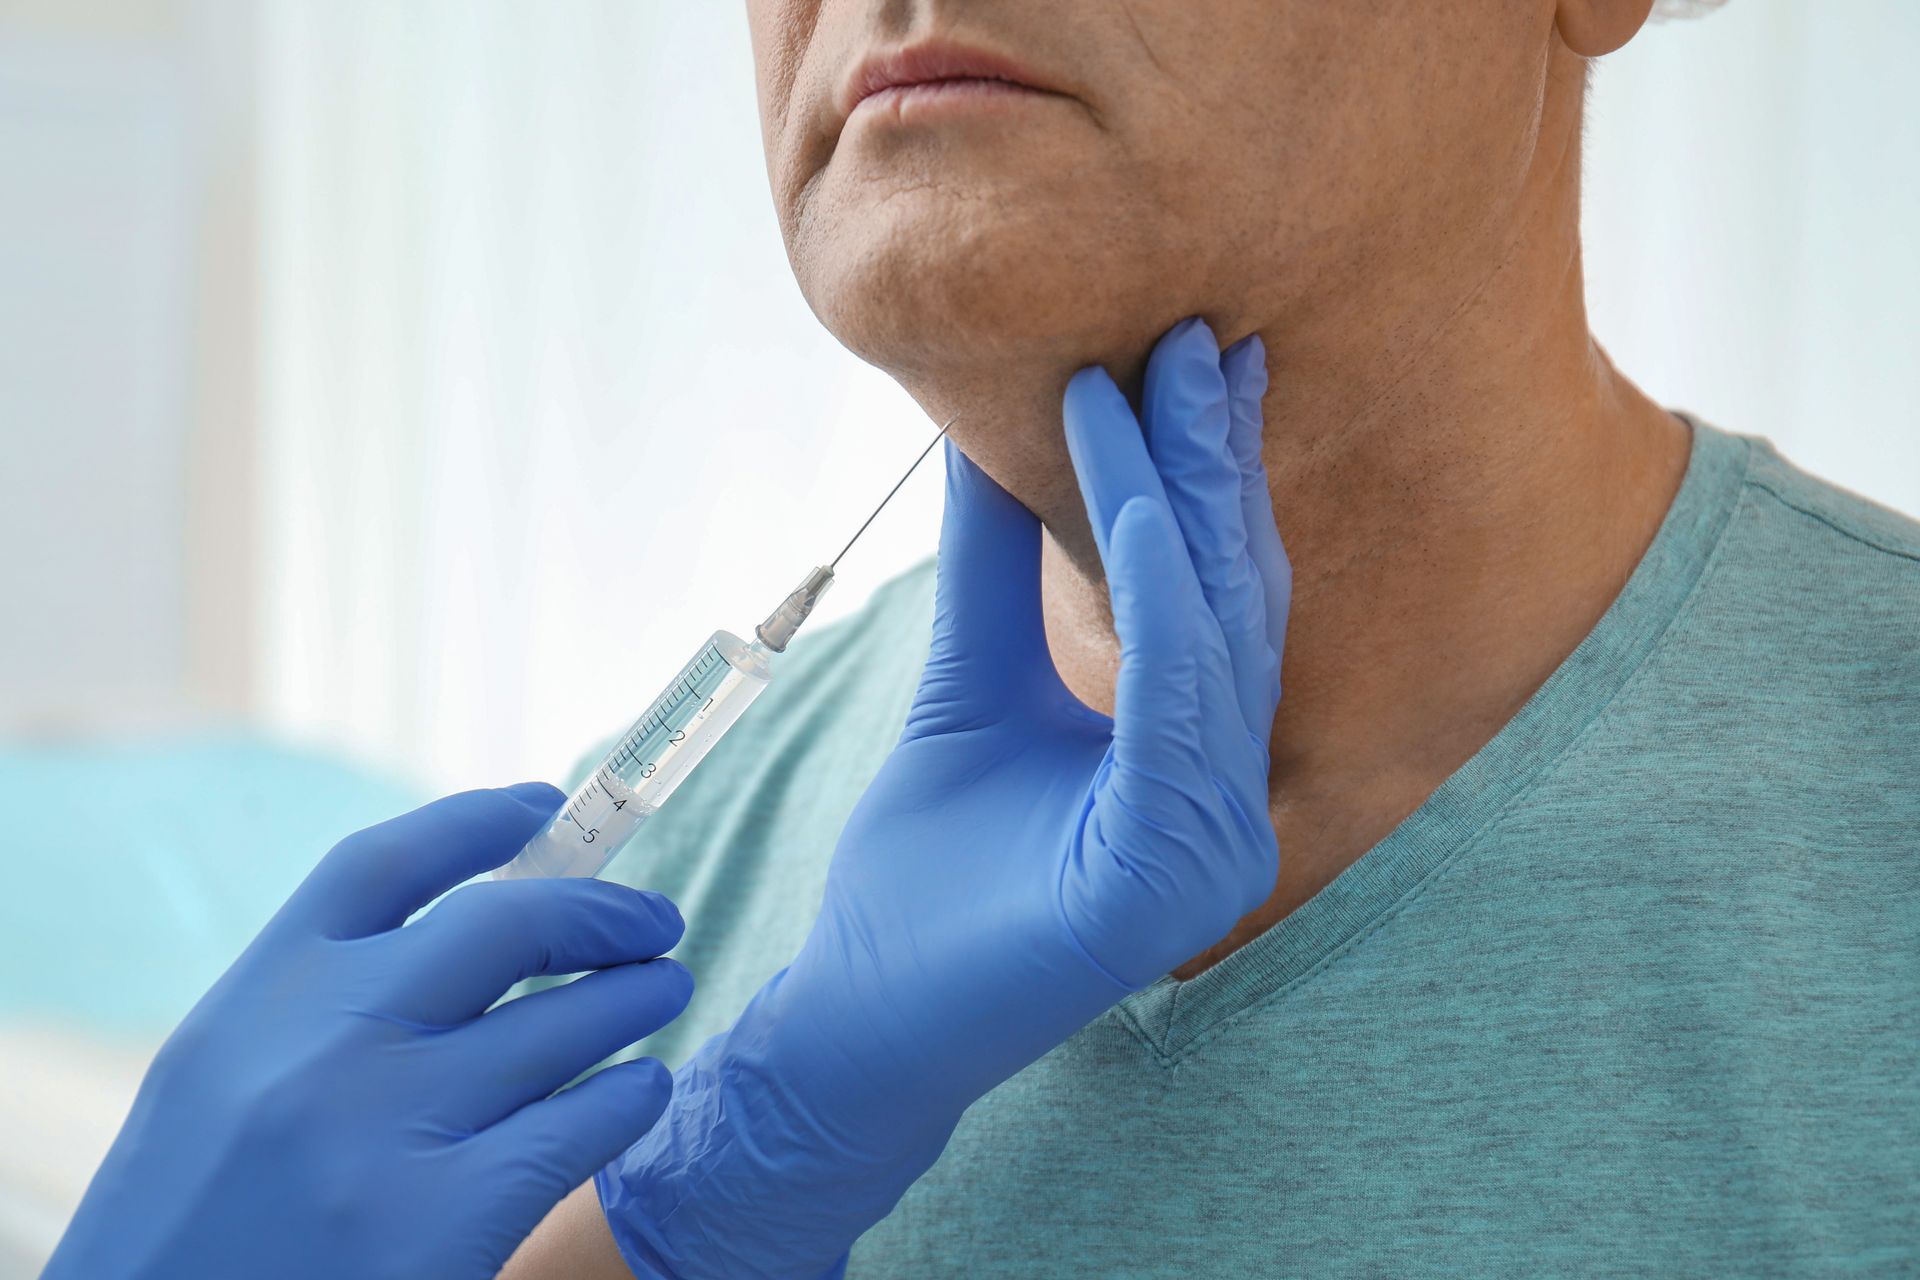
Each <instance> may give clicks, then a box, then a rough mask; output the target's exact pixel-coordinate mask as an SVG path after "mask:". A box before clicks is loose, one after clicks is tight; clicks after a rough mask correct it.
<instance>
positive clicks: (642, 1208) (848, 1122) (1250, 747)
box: [597, 321, 1290, 1278]
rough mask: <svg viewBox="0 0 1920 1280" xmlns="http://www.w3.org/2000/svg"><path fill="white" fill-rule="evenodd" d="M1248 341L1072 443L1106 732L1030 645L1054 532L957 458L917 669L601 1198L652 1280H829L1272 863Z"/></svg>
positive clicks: (1188, 949) (608, 1173) (1202, 935)
mask: <svg viewBox="0 0 1920 1280" xmlns="http://www.w3.org/2000/svg"><path fill="white" fill-rule="evenodd" d="M1265 386H1266V373H1265V362H1264V354H1263V352H1262V351H1261V348H1260V344H1259V343H1258V341H1257V340H1249V341H1247V342H1245V343H1243V344H1239V345H1237V346H1236V347H1235V349H1234V350H1233V351H1231V352H1229V353H1228V354H1227V355H1226V356H1225V357H1224V358H1223V357H1222V356H1221V354H1220V351H1219V349H1218V346H1217V345H1216V343H1215V340H1214V337H1213V335H1212V333H1211V332H1209V331H1208V329H1207V328H1206V326H1205V325H1204V324H1201V323H1199V322H1198V321H1188V322H1186V323H1183V324H1182V325H1180V326H1178V327H1177V328H1175V329H1174V330H1173V331H1172V332H1171V333H1170V334H1168V335H1167V336H1166V337H1165V338H1164V339H1162V341H1161V342H1160V343H1159V345H1158V346H1157V347H1156V349H1155V351H1154V353H1153V355H1152V357H1151V360H1150V362H1149V366H1148V370H1147V377H1146V387H1145V392H1144V395H1143V401H1144V405H1143V408H1144V414H1143V416H1144V418H1145V429H1144V431H1143V430H1142V426H1141V424H1140V423H1139V422H1137V421H1136V420H1135V417H1134V415H1133V413H1132V411H1131V410H1130V409H1129V407H1128V405H1127V402H1126V400H1125V398H1124V397H1123V396H1122V395H1121V393H1120V391H1119V390H1118V389H1117V388H1116V387H1115V385H1114V384H1113V382H1112V380H1111V379H1110V378H1108V376H1107V375H1106V374H1105V373H1104V372H1103V371H1101V370H1098V369H1089V370H1083V371H1082V372H1081V373H1079V374H1078V375H1076V376H1075V377H1074V379H1073V380H1072V382H1071V384H1070V385H1069V386H1068V388H1067V392H1066V397H1065V405H1064V416H1065V420H1066V432H1067V443H1068V445H1069V448H1070V450H1071V452H1072V456H1073V463H1074V468H1075V470H1076V472H1077V473H1078V475H1079V479H1080V485H1081V490H1082V492H1083V494H1084V496H1085V498H1086V505H1087V510H1088V513H1089V515H1090V516H1091V518H1092V524H1093V530H1094V535H1095V538H1096V540H1097V542H1098V545H1099V550H1100V555H1101V558H1102V560H1103V561H1104V563H1105V565H1106V571H1107V579H1108V584H1109V587H1110V591H1111V596H1112V601H1113V614H1114V621H1115V626H1116V630H1117V631H1118V634H1119V638H1120V643H1121V659H1120V673H1119V683H1118V689H1117V695H1116V703H1117V705H1116V716H1115V718H1114V719H1109V718H1108V717H1106V716H1104V715H1100V714H1098V713H1096V712H1094V711H1092V710H1090V709H1088V708H1087V707H1086V706H1084V705H1083V704H1081V703H1080V702H1079V701H1078V700H1077V699H1076V698H1074V697H1073V695H1072V694H1071V693H1069V692H1068V691H1067V689H1066V687H1065V686H1064V685H1063V684H1062V683H1061V682H1060V679H1059V676H1058V675H1057V674H1056V672H1055V670H1054V667H1053V663H1052V660H1051V658H1050V656H1049V654H1048V650H1047V645H1046V638H1045V634H1044V630H1043V626H1042V621H1041V608H1040V526H1039V524H1038V522H1037V521H1036V520H1035V518H1034V517H1033V515H1032V514H1031V513H1029V512H1028V511H1027V510H1026V509H1025V508H1024V507H1022V506H1021V505H1020V504H1019V503H1018V502H1016V501H1015V500H1014V499H1012V498H1011V497H1009V496H1008V495H1007V494H1006V493H1005V492H1003V491H1002V490H1001V489H1000V488H999V487H998V486H997V485H995V484H994V483H993V482H992V481H991V480H990V479H988V477H987V476H986V475H985V473H983V472H981V471H980V470H979V469H978V468H977V467H975V466H974V465H973V464H972V463H971V462H969V461H968V460H967V459H966V458H965V457H964V456H963V455H962V454H960V453H959V452H958V451H957V450H953V449H951V448H950V449H949V451H948V455H947V466H948V472H947V475H948V480H947V511H946V520H945V526H944V529H943V531H942V534H941V543H940V565H939V585H938V590H937V597H936V606H935V622H934V635H933V645H932V651H931V655H930V656H929V658H928V660H927V666H926V671H925V674H924V676H923V678H922V680H921V683H920V689H919V692H918V695H917V697H916V699H915V701H914V704H913V708H912V710H911V712H910V714H909V716H908V720H907V727H906V732H905V734H904V736H903V737H902V739H901V741H900V743H899V746H898V747H897V748H896V749H895V751H894V752H893V754H892V755H891V756H890V757H889V758H888V759H887V761H886V763H885V764H884V765H883V767H882V768H881V770H880V772H879V774H878V776H877V777H876V778H875V779H874V782H873V784H872V786H871V788H870V789H869V790H868V791H867V792H866V794H865V795H864V796H863V797H862V799H861V801H860V803H859V805H858V807H857V808H856V809H855V810H854V813H853V815H852V817H851V818H850V820H849V821H848V823H847V826H846V829H845V831H844V832H843V834H842V836H841V839H840V843H839V845H838V846H837V848H836V850H835V852H834V856H833V861H832V864H831V867H830V870H829V873H828V878H827V886H826V893H825V900H824V902H823V903H822V905H821V910H820V915H819V918H818V920H817V921H816V922H815V924H814V927H813V929H812V932H811V933H810V934H809V936H808V938H807V940H806V943H805V944H804V946H803V948H802V949H801V952H800V954H799V955H798V956H797V957H796V958H795V959H794V961H793V962H792V964H791V965H789V966H788V967H787V968H786V969H785V970H783V971H782V972H781V973H780V974H779V975H777V976H775V977H774V978H773V980H772V981H770V982H769V983H768V984H767V985H766V986H765V987H764V988H763V989H762V990H761V991H760V992H759V993H758V994H757V995H756V996H755V998H754V999H753V1001H752V1002H751V1003H750V1004H749V1006H748V1007H747V1009H746V1011H745V1012H744V1013H743V1014H742V1015H741V1017H740V1019H739V1020H738V1022H737V1023H736V1024H735V1025H734V1026H733V1027H732V1029H730V1030H729V1031H727V1032H725V1033H723V1034H722V1035H720V1036H717V1037H715V1038H714V1039H713V1040H711V1041H709V1042H708V1043H707V1044H706V1045H705V1046H703V1047H702V1048H701V1049H700V1051H699V1052H698V1053H697V1054H696V1055H695V1056H694V1058H693V1059H692V1060H691V1061H689V1062H688V1064H687V1065H686V1066H685V1067H683V1068H682V1069H681V1070H680V1072H679V1073H677V1075H676V1077H675V1092H674V1098H673V1101H672V1103H671V1105H670V1106H669V1108H668V1110H667V1114H666V1116H665V1117H663V1119H662V1120H661V1122H660V1124H659V1125H658V1126H656V1127H655V1129H654V1130H653V1131H652V1132H651V1133H650V1134H649V1135H648V1136H647V1137H646V1138H645V1139H644V1140H642V1141H641V1143H640V1144H639V1145H638V1146H637V1147H635V1148H634V1149H633V1150H632V1151H631V1152H629V1153H628V1154H627V1155H626V1156H624V1157H623V1158H622V1159H621V1160H619V1161H618V1162H616V1163H615V1164H614V1165H612V1166H611V1167H610V1168H608V1169H606V1170H604V1171H603V1172H602V1173H601V1174H600V1176H599V1178H598V1180H597V1181H598V1187H599V1193H600V1199H601V1203H602V1206H603V1208H604V1209H605V1212H606V1215H607V1219H608V1221H609V1223H610V1225H611V1226H612V1228H613V1232H614V1236H615V1240H616V1242H617V1243H618V1245H619V1247H620V1249H621V1252H622V1254H623V1256H624V1257H625V1259H626V1261H627V1264H628V1265H629V1266H630V1267H632V1268H633V1269H634V1270H635V1272H636V1273H637V1274H639V1275H641V1276H668V1277H682V1278H690V1277H704V1276H728V1277H744V1276H783V1277H792V1276H818V1275H821V1274H823V1273H826V1272H828V1271H829V1270H830V1269H832V1268H835V1267H836V1266H837V1265H839V1264H840V1260H841V1259H842V1256H843V1255H844V1254H845V1252H846V1251H847V1249H848V1248H849V1247H850V1246H851V1245H852V1243H853V1241H854V1240H855V1239H856V1238H857V1237H858V1236H859V1234H860V1233H861V1232H862V1231H864V1230H866V1229H867V1228H868V1227H869V1226H871V1225H873V1224H874V1223H875V1222H877V1221H879V1220H880V1219H881V1218H882V1217H884V1216H885V1215H886V1213H887V1212H888V1211H889V1210H890V1209H891V1208H892V1207H893V1205H894V1203H895V1202H896V1201H897V1200H898V1198H899V1197H900V1195H901V1193H902V1192H904V1191H905V1190H906V1189H907V1187H908V1186H909V1185H910V1184H911V1183H912V1182H913V1180H914V1179H915V1178H917V1177H919V1176H920V1174H921V1173H923V1172H924V1171H925V1170H926V1169H927V1168H928V1167H929V1166H930V1165H932V1163H933V1161H934V1160H935V1158H936V1157H937V1156H938V1155H939V1154H940V1151H941V1149H942V1147H943V1146H944V1145H945V1143H946V1141H947V1138H948V1136H949V1135H950V1134H951V1132H952V1130H953V1127H954V1125H955V1123H956V1122H957V1121H958V1120H959V1119H960V1115H961V1113H962V1112H963V1111H964V1110H965V1109H966V1108H967V1106H968V1105H969V1104H971V1103H972V1102H973V1101H974V1100H975V1099H977V1098H979V1097H980V1096H981V1095H982V1094H984V1093H986V1092H987V1091H988V1090H989V1089H991V1088H993V1087H994V1086H995V1085H996V1084H998V1083H1000V1082H1001V1081H1003V1080H1005V1079H1006V1078H1007V1077H1009V1076H1011V1075H1013V1074H1014V1073H1015V1072H1016V1071H1018V1070H1020V1069H1021V1068H1022V1067H1024V1066H1026V1065H1027V1064H1028V1063H1030V1062H1032V1061H1034V1060H1035V1059H1036V1058H1038V1057H1040V1056H1041V1055H1042V1054H1044V1053H1046V1052H1047V1051H1048V1050H1049V1049H1051V1048H1052V1047H1053V1046H1055V1045H1056V1044H1058V1043H1060V1042H1061V1041H1062V1040H1065V1039H1066V1038H1067V1037H1068V1036H1070V1035H1072V1034H1073V1033H1074V1032H1075V1031H1076V1030H1077V1029H1079V1028H1080V1027H1082V1026H1083V1025H1085V1024H1086V1023H1087V1022H1088V1021H1090V1020H1091V1019H1093V1018H1094V1017H1095V1016H1097V1015H1098V1014H1099V1013H1100V1012H1101V1011H1102V1010H1104V1009H1106V1008H1107V1007H1108V1006H1109V1005H1111V1004H1113V1003H1114V1002H1115V1001H1116V1000H1118V999H1120V998H1121V997H1122V996H1124V995H1126V994H1127V993H1128V992H1130V991H1134V990H1136V989H1138V988H1140V987H1143V986H1145V985H1147V984H1148V983H1150V982H1152V981H1154V980H1155V979H1157V978H1159V977H1160V976H1161V975H1163V974H1165V973H1166V972H1167V971H1168V970H1169V969H1171V968H1173V967H1174V966H1175V965H1178V964H1180V963H1181V962H1182V961H1185V960H1187V959H1190V958H1191V957H1193V956H1194V955H1196V954H1198V953H1199V952H1201V951H1203V950H1205V949H1206V948H1207V947H1208V946H1210V945H1211V944H1213V943H1215V942H1218V941H1219V940H1220V939H1221V938H1222V937H1223V936H1224V935H1225V934H1226V933H1227V931H1228V930H1229V928H1230V927H1231V926H1232V925H1233V924H1234V922H1235V921H1236V920H1238V919H1239V918H1240V917H1241V916H1242V915H1244V914H1245V913H1246V912H1248V911H1250V910H1252V909H1253V908H1254V907H1255V906H1257V905H1259V904H1260V903H1261V902H1262V901H1264V900H1265V899H1266V897H1267V896H1268V894H1270V893H1271V892H1272V889H1273V885H1274V878H1275V874H1276V872H1277V869H1278V851H1277V849H1276V847H1275V842H1274V835H1273V829H1272V825H1271V823H1270V820H1269V816H1268V799H1267V740H1268V736H1269V734H1270V732H1271V729H1272V723H1273V714H1274V710H1275V707H1276V705H1277V703H1278V701H1279V696H1280V684H1279V652H1280V646H1281V639H1282V636H1283V634H1284V631H1285V625H1286V611H1287V601H1288V598H1289V591H1290V574H1289V570H1288V566H1287V561H1286V556H1285V554H1284V552H1283V551H1282V549H1281V545H1280V537H1279V534H1278V532H1277V530H1276V529H1275V527H1274V522H1273V513H1272V507H1271V503H1270V499H1269V498H1268V496H1267V488H1266V481H1265V474H1264V471H1263V469H1262V466H1261V463H1260V401H1261V396H1262V393H1263V392H1264V390H1265Z"/></svg>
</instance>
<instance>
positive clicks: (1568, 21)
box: [1553, 0, 1653, 58]
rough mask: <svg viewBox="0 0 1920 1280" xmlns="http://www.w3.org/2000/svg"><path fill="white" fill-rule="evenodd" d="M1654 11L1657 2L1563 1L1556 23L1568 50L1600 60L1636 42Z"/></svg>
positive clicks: (1555, 9)
mask: <svg viewBox="0 0 1920 1280" xmlns="http://www.w3.org/2000/svg"><path fill="white" fill-rule="evenodd" d="M1652 12H1653V0H1559V3H1558V4H1557V5H1556V6H1555V8H1554V15H1553V23H1554V26H1556V27H1558V28H1559V29H1560V38H1561V39H1562V40H1564V41H1565V42H1566V45H1567V48H1569V49H1571V50H1573V52H1575V53H1577V54H1579V55H1580V56H1581V57H1583V58H1598V57H1600V56H1601V55H1603V54H1608V53H1612V52H1613V51H1614V50H1615V49H1618V48H1619V47H1620V46H1621V45H1623V44H1625V43H1626V42H1627V41H1629V40H1631V39H1633V37H1634V35H1635V33H1636V32H1638V31H1639V30H1640V28H1641V27H1643V26H1645V25H1646V22H1647V15H1648V14H1649V13H1652Z"/></svg>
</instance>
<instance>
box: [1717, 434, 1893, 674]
mask: <svg viewBox="0 0 1920 1280" xmlns="http://www.w3.org/2000/svg"><path fill="white" fill-rule="evenodd" d="M1739 438H1740V439H1742V440H1743V441H1744V442H1745V443H1746V444H1747V445H1748V449H1749V452H1748V457H1747V461H1746V465H1745V475H1744V483H1743V485H1742V499H1743V500H1742V502H1741V504H1740V508H1739V511H1740V514H1739V517H1738V518H1737V519H1736V521H1735V524H1734V526H1733V529H1732V530H1731V533H1732V536H1731V537H1730V538H1729V539H1728V540H1727V541H1728V543H1729V545H1728V546H1726V547H1723V548H1722V556H1721V559H1722V560H1723V563H1722V564H1720V565H1719V566H1718V567H1717V569H1716V571H1715V576H1716V577H1717V579H1718V585H1719V588H1720V590H1719V593H1718V594H1719V595H1720V596H1721V598H1722V601H1723V604H1725V605H1726V606H1728V607H1732V608H1735V609H1737V611H1738V613H1739V615H1740V616H1741V618H1742V619H1744V625H1743V626H1741V627H1740V628H1738V630H1739V631H1740V632H1741V633H1742V634H1744V636H1745V637H1746V638H1747V639H1748V640H1749V641H1750V642H1752V643H1754V644H1756V645H1758V644H1768V643H1785V644H1793V645H1798V646H1800V647H1799V648H1797V649H1796V651H1795V652H1794V654H1793V656H1794V657H1795V658H1796V659H1797V660H1799V661H1800V662H1802V663H1811V664H1820V663H1827V664H1831V663H1832V662H1834V661H1844V660H1845V659H1847V658H1848V657H1850V656H1858V657H1863V658H1866V657H1873V658H1877V659H1879V660H1881V661H1882V662H1883V663H1886V664H1891V665H1892V666H1893V667H1896V668H1899V669H1900V673H1901V674H1903V675H1904V676H1905V677H1906V679H1905V681H1904V682H1903V683H1902V684H1901V685H1899V686H1896V687H1894V688H1891V689H1889V690H1887V691H1889V692H1904V693H1905V694H1907V695H1909V696H1915V697H1920V644H1916V642H1915V640H1916V634H1920V520H1915V519H1913V518H1912V517H1910V516H1907V515H1903V514H1902V513H1900V512H1898V511H1895V510H1893V509H1891V508H1889V507H1886V506H1882V505H1881V504H1879V503H1877V502H1874V501H1873V500H1872V499H1869V498H1866V497H1863V496H1862V495H1860V494H1858V493H1854V492H1853V491H1851V490H1849V489H1846V488H1843V487H1842V486H1840V485H1838V484H1835V483H1834V482H1832V481H1830V480H1826V479H1823V478H1821V477H1820V476H1817V475H1814V474H1812V473H1811V472H1808V471H1806V470H1804V469H1803V468H1801V467H1799V466H1797V465H1796V464H1794V463H1793V462H1792V461H1790V460H1789V459H1787V458H1786V457H1784V456H1782V455H1781V453H1780V451H1779V450H1778V449H1776V448H1775V447H1774V446H1773V444H1772V443H1771V442H1770V441H1768V440H1766V439H1764V438H1762V437H1758V436H1747V437H1739ZM1883 674H1884V672H1883Z"/></svg>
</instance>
